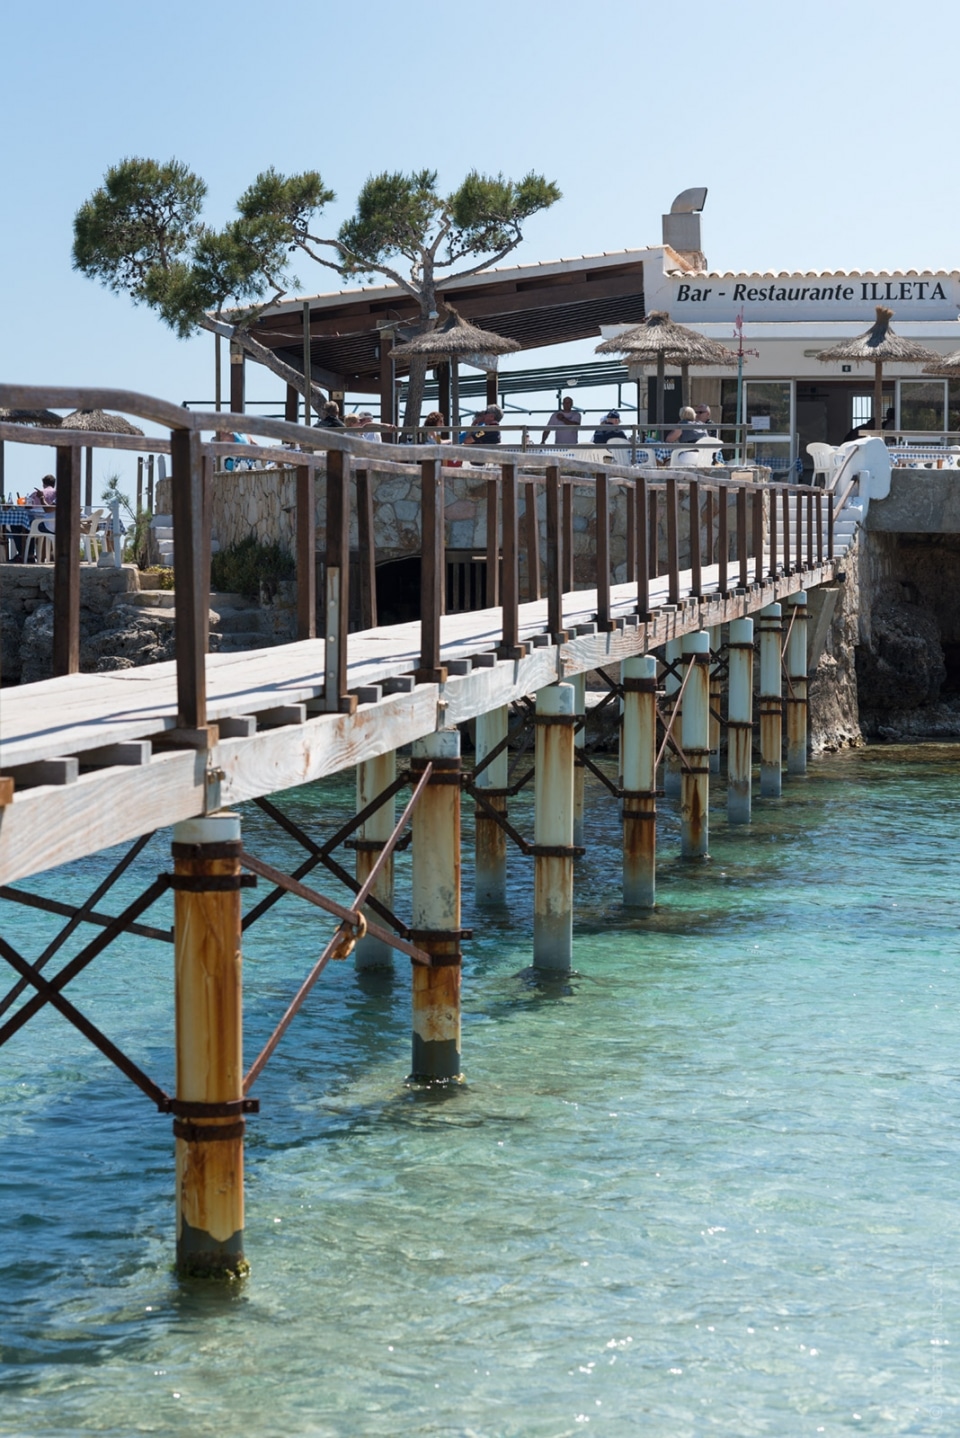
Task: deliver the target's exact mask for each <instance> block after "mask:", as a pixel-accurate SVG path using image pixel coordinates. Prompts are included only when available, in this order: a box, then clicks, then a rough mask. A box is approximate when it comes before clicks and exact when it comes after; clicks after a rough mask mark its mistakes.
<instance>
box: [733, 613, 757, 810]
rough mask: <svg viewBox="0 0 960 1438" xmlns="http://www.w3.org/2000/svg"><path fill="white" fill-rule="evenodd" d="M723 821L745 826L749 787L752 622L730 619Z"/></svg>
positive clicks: (751, 731) (750, 787) (751, 719)
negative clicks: (725, 781)
mask: <svg viewBox="0 0 960 1438" xmlns="http://www.w3.org/2000/svg"><path fill="white" fill-rule="evenodd" d="M728 644H729V648H728V656H729V683H728V689H727V820H728V822H729V823H731V824H749V823H750V809H751V789H752V786H753V620H752V619H732V620H731V621H730V630H729V635H728Z"/></svg>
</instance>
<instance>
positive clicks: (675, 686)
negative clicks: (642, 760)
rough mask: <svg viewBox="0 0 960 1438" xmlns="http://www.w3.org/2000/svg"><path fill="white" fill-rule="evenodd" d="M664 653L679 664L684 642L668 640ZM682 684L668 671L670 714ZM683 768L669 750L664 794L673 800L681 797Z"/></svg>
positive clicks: (667, 658)
mask: <svg viewBox="0 0 960 1438" xmlns="http://www.w3.org/2000/svg"><path fill="white" fill-rule="evenodd" d="M663 653H664V658H665V659H666V660H667V663H668V664H669V663H671V662H672V663H674V664H677V663H678V661H679V659H680V657H681V655H682V654H683V640H682V639H668V640H667V642H666V644H665V645H664V650H663ZM680 683H681V681H680V679H679V677H678V675H677V674H674V673H671V671H670V670H669V669H668V670H667V671H666V673H665V674H664V678H663V688H664V694H665V700H664V702H665V704H666V709H667V713H668V714H672V713H673V706H674V705H675V704H676V702H677V691H678V690H679V688H680ZM678 737H679V736H678ZM681 768H682V766H681V763H680V760H679V759H678V758H677V756H676V754H674V752H673V750H672V749H668V750H667V754H666V759H665V764H664V771H663V792H664V793H665V794H669V795H671V796H672V797H673V798H679V796H680V773H681Z"/></svg>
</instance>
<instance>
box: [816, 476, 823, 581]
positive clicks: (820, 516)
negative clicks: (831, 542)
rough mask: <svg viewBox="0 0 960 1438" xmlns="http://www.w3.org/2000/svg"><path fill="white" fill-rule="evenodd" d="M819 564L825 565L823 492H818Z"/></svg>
mask: <svg viewBox="0 0 960 1438" xmlns="http://www.w3.org/2000/svg"><path fill="white" fill-rule="evenodd" d="M816 504H817V563H818V564H822V563H823V492H822V491H821V490H819V489H818V490H817V494H816Z"/></svg>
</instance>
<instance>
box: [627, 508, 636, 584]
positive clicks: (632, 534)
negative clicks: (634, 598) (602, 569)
mask: <svg viewBox="0 0 960 1438" xmlns="http://www.w3.org/2000/svg"><path fill="white" fill-rule="evenodd" d="M624 504H625V507H626V511H627V512H626V525H627V553H626V574H625V576H624V582H625V583H626V584H635V583H636V580H637V489H636V485H633V484H628V485H627V486H626V493H625V495H624Z"/></svg>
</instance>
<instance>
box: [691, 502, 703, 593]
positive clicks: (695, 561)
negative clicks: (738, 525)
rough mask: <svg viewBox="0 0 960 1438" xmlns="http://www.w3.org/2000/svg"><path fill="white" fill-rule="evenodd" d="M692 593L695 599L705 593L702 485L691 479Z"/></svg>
mask: <svg viewBox="0 0 960 1438" xmlns="http://www.w3.org/2000/svg"><path fill="white" fill-rule="evenodd" d="M690 593H691V594H692V595H693V597H694V598H695V599H699V598H700V597H701V595H702V594H703V569H702V563H701V549H700V485H699V482H698V481H697V480H695V479H691V481H690Z"/></svg>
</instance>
